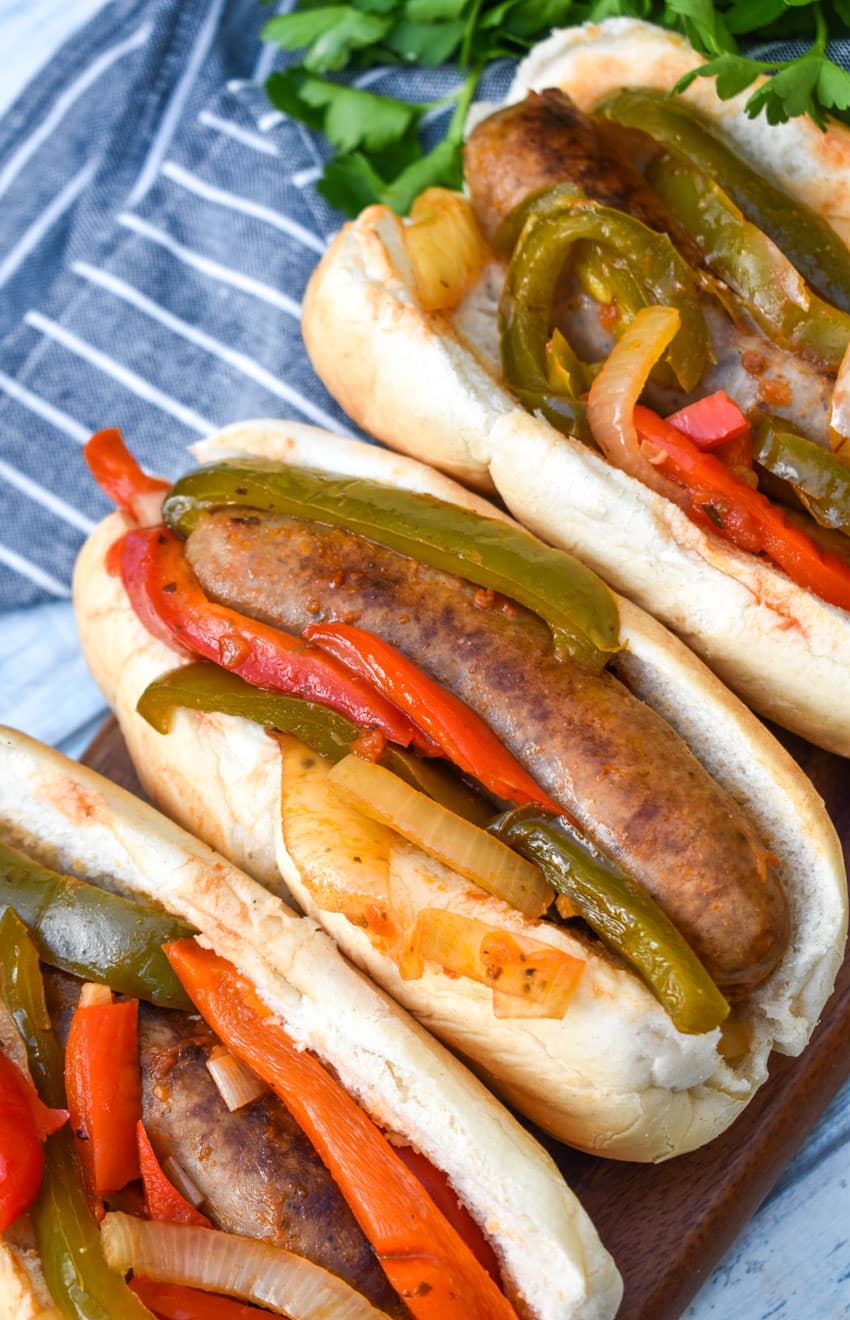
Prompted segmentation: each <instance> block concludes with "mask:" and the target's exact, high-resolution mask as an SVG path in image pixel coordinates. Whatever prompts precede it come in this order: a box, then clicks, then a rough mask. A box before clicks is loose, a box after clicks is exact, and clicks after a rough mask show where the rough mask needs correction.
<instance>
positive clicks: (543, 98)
mask: <svg viewBox="0 0 850 1320" xmlns="http://www.w3.org/2000/svg"><path fill="white" fill-rule="evenodd" d="M653 151H657V147H656V146H655V144H654V143H652V141H651V139H650V138H647V137H646V136H645V135H644V134H642V133H635V132H633V131H632V130H630V129H626V128H623V127H622V126H621V125H619V124H613V123H609V122H608V121H607V120H604V119H597V118H595V117H594V116H593V115H587V114H585V113H584V112H583V111H581V110H579V109H578V107H577V106H576V105H575V104H574V103H573V102H572V101H571V100H570V98H569V97H568V96H565V95H564V93H563V92H559V91H555V90H549V91H545V92H541V93H536V92H532V93H530V95H529V96H527V97H526V99H525V100H524V101H519V102H517V103H516V104H515V105H510V106H507V107H506V108H505V109H503V110H498V111H496V113H495V114H493V115H490V116H489V117H488V118H487V119H484V120H482V122H481V123H480V124H479V125H478V126H477V128H475V129H474V130H473V132H472V133H471V135H470V137H469V141H468V142H467V144H466V147H465V148H464V170H465V174H466V182H467V185H468V187H469V191H470V196H471V198H472V203H473V206H474V207H475V211H476V214H477V216H478V219H479V222H480V223H481V225H482V228H483V229H484V231H485V233H486V234H487V235H488V237H490V238H492V236H493V234H494V233H495V231H496V229H497V228H498V226H499V223H500V221H501V220H502V219H503V218H504V217H505V216H506V215H508V214H509V212H510V211H512V210H513V208H514V207H515V206H517V205H518V204H519V203H520V202H521V201H523V199H524V198H525V197H527V196H528V194H529V193H531V192H534V191H536V190H537V189H538V188H550V187H552V186H553V185H554V184H558V183H563V182H565V181H569V182H571V183H574V184H576V185H578V186H579V187H580V188H581V189H582V191H583V192H584V193H585V194H586V195H587V196H588V197H590V198H592V199H593V200H594V201H597V202H600V203H602V204H603V205H604V206H611V207H614V208H615V209H617V210H620V211H626V212H628V213H629V214H631V215H633V216H635V217H636V218H637V219H638V220H641V221H643V223H644V224H646V225H648V226H649V227H650V228H651V229H656V230H660V231H662V232H664V233H667V234H669V235H670V237H671V239H672V240H673V242H674V243H675V244H676V247H677V248H678V249H679V251H680V252H681V253H682V255H683V257H684V258H685V260H686V261H687V262H688V265H689V266H691V267H692V268H694V269H696V268H698V267H700V266H701V265H702V262H703V259H702V255H701V253H700V251H699V248H698V247H697V245H696V243H695V242H694V241H693V239H692V238H691V236H690V234H689V233H687V232H686V231H685V230H684V229H683V228H682V227H681V225H679V224H678V222H677V221H676V219H675V217H674V216H672V215H671V214H670V213H669V211H668V210H667V208H666V206H665V205H664V203H663V202H662V200H661V198H660V197H659V196H658V194H657V193H656V192H654V191H653V189H652V188H651V187H650V186H649V184H648V183H647V182H646V180H645V179H644V177H643V175H642V174H641V172H640V168H639V166H641V165H642V164H643V162H644V161H645V159H646V157H647V156H651V155H652V153H653ZM702 302H703V310H704V312H705V314H706V318H707V320H708V325H709V331H710V334H711V339H712V352H713V358H714V361H713V362H712V363H711V364H710V365H709V367H708V369H707V371H706V373H705V375H704V376H703V379H702V380H701V381H700V384H699V388H698V390H697V392H696V397H699V395H702V394H710V393H712V392H713V391H714V390H719V389H722V390H726V391H727V392H728V393H729V394H730V395H731V396H732V398H733V399H735V401H736V402H737V403H738V405H739V406H740V407H741V408H742V409H743V410H744V412H750V411H759V412H765V411H767V412H771V413H774V414H776V415H777V416H782V417H785V418H787V419H788V420H789V421H790V422H792V423H793V424H794V426H795V427H798V428H799V429H800V430H802V432H803V433H804V434H805V435H806V436H808V437H809V439H810V440H814V441H815V442H817V443H820V444H824V443H825V437H826V431H827V418H828V413H829V404H830V399H831V397H832V389H833V384H834V381H833V378H832V377H831V376H830V375H829V374H828V373H825V372H823V371H822V370H820V369H818V367H817V366H816V365H814V364H812V363H810V362H807V361H805V360H804V359H802V358H800V357H798V356H797V355H795V354H793V353H791V352H789V351H787V350H786V349H783V348H779V347H778V346H777V345H776V344H773V343H771V342H770V340H768V339H766V338H765V337H764V335H763V334H762V333H761V332H760V331H759V330H758V329H757V328H756V327H755V326H747V325H745V324H743V323H742V324H740V325H738V324H734V323H733V322H732V321H731V320H730V318H729V317H728V316H727V314H726V313H725V311H724V310H723V309H722V307H721V305H720V304H719V303H717V302H716V300H715V299H714V298H713V297H712V298H708V297H705V296H704V297H703V299H702ZM604 311H605V309H602V308H600V306H599V304H598V303H596V302H595V301H593V300H592V299H589V298H579V299H578V300H577V301H576V302H575V304H574V305H571V306H569V307H568V306H566V305H565V306H564V307H562V309H561V321H562V324H561V329H562V330H564V331H565V332H566V334H567V337H568V339H569V340H570V342H571V343H572V344H573V345H574V346H575V348H576V349H577V351H578V353H579V356H581V357H584V358H586V359H587V360H588V361H597V360H599V359H600V358H603V357H605V356H607V354H608V352H609V351H610V349H611V346H612V342H613V341H612V339H611V335H610V326H609V328H608V329H606V328H605V324H604ZM744 319H745V321H746V318H744ZM750 360H753V361H758V362H759V363H760V366H759V368H758V370H757V371H756V372H755V374H754V373H753V372H752V371H751V370H750V369H749V368H748V367H745V365H744V364H745V363H747V362H748V361H750ZM690 397H693V396H687V395H685V394H682V393H681V392H680V391H673V392H671V391H669V390H661V389H660V388H659V387H658V386H657V385H652V384H651V385H650V388H649V390H648V393H647V402H649V404H650V406H654V407H657V408H660V409H661V411H662V412H665V413H668V412H674V411H675V410H676V409H677V408H681V407H683V406H684V404H686V403H687V402H689V398H690Z"/></svg>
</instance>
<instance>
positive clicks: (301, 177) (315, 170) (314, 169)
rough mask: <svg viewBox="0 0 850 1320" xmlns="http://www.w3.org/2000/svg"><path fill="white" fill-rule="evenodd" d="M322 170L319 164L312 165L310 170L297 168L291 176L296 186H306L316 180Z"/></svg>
mask: <svg viewBox="0 0 850 1320" xmlns="http://www.w3.org/2000/svg"><path fill="white" fill-rule="evenodd" d="M321 172H322V171H321V169H320V168H319V166H318V165H311V166H310V168H309V170H296V171H295V173H294V174H291V175H290V176H289V177H290V178H291V179H292V182H293V183H294V184H295V187H296V188H306V186H307V184H308V183H315V182H316V180H317V179H318V177H319V175H320V174H321Z"/></svg>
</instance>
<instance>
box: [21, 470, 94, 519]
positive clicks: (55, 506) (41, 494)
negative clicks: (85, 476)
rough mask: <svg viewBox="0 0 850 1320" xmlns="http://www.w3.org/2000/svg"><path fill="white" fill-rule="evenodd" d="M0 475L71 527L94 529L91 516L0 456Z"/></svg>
mask: <svg viewBox="0 0 850 1320" xmlns="http://www.w3.org/2000/svg"><path fill="white" fill-rule="evenodd" d="M0 477H3V478H4V479H5V480H6V481H8V483H9V485H10V486H15V487H16V488H17V489H18V490H20V491H23V493H24V495H28V496H29V498H30V499H31V500H34V501H35V503H36V504H41V505H42V506H43V507H44V508H45V509H49V510H50V512H51V513H55V514H56V516H57V518H63V519H64V520H65V522H68V523H70V524H71V526H72V527H78V528H79V530H80V531H81V532H86V533H88V532H92V531H94V528H95V524H94V523H93V522H92V520H91V518H87V517H86V516H85V514H83V513H80V511H79V510H78V509H75V508H74V507H73V505H71V504H67V503H66V502H65V500H63V499H60V498H59V496H58V495H54V494H53V493H52V492H51V491H49V490H45V488H44V486H40V485H39V484H38V482H37V481H32V480H31V479H30V478H29V477H28V476H26V474H25V473H23V472H19V471H18V469H17V468H13V467H12V466H11V465H10V464H9V463H6V462H4V460H3V459H2V458H0Z"/></svg>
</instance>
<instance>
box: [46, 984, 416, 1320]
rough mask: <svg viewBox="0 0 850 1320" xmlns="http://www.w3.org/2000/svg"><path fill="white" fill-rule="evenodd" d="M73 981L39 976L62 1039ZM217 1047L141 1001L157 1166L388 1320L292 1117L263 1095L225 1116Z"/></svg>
mask: <svg viewBox="0 0 850 1320" xmlns="http://www.w3.org/2000/svg"><path fill="white" fill-rule="evenodd" d="M80 987H81V982H80V981H78V980H77V979H76V977H73V976H68V975H66V974H64V973H62V972H56V971H53V970H50V969H48V970H47V971H46V974H45V988H46V991H47V1002H48V1009H49V1012H50V1018H51V1021H52V1023H53V1025H54V1027H55V1028H56V1029H57V1031H58V1032H59V1034H60V1036H61V1037H62V1039H64V1038H65V1037H66V1036H67V1033H68V1028H69V1026H70V1022H71V1017H72V1015H73V1012H74V1009H75V1008H76V1006H77V1001H78V999H79V994H80ZM218 1043H219V1042H218V1040H217V1038H216V1037H215V1035H214V1034H213V1033H212V1032H211V1031H210V1029H209V1027H207V1026H206V1024H205V1023H204V1022H202V1021H201V1020H200V1019H199V1018H198V1017H196V1016H195V1015H194V1014H191V1013H179V1012H169V1011H166V1010H165V1009H161V1008H153V1007H151V1005H149V1004H141V1005H140V1009H139V1059H140V1063H141V1069H142V1120H143V1122H144V1124H145V1128H146V1130H147V1132H148V1135H149V1136H150V1139H151V1144H152V1145H153V1147H154V1149H155V1150H156V1153H157V1155H158V1157H159V1159H160V1160H161V1161H162V1160H165V1159H166V1158H167V1157H168V1156H169V1155H171V1156H173V1157H174V1158H175V1159H176V1160H177V1162H178V1163H179V1164H180V1165H182V1167H183V1168H184V1169H185V1170H186V1172H187V1173H188V1174H189V1175H190V1177H191V1178H192V1180H193V1182H195V1183H196V1184H197V1186H198V1188H199V1189H200V1190H201V1191H202V1192H203V1195H204V1200H203V1202H202V1203H201V1209H202V1210H203V1211H204V1212H205V1214H206V1215H207V1216H208V1217H209V1218H210V1219H211V1220H212V1222H213V1224H214V1225H215V1227H216V1228H221V1229H223V1230H224V1231H225V1232H228V1233H237V1234H239V1235H240V1236H242V1237H248V1238H257V1239H260V1240H262V1241H264V1242H271V1243H272V1244H273V1245H274V1246H278V1247H286V1248H288V1249H289V1250H290V1251H294V1252H296V1253H297V1254H298V1255H300V1256H306V1257H307V1259H308V1260H311V1261H313V1262H314V1263H315V1264H317V1265H321V1266H322V1267H323V1268H324V1269H327V1270H330V1271H331V1272H332V1273H334V1274H337V1275H339V1276H340V1277H341V1278H343V1279H345V1280H346V1281H347V1282H348V1283H350V1284H351V1286H352V1287H353V1288H356V1289H357V1290H358V1291H359V1292H361V1293H363V1295H364V1296H365V1297H368V1298H369V1300H370V1301H371V1302H373V1303H374V1305H375V1306H377V1307H379V1308H380V1309H381V1310H384V1311H386V1313H387V1314H388V1315H389V1316H392V1317H393V1318H394V1320H402V1318H403V1317H409V1315H410V1312H409V1311H408V1309H407V1307H406V1306H405V1305H404V1303H403V1302H402V1301H401V1300H400V1298H398V1297H397V1295H396V1293H395V1292H394V1291H393V1289H392V1288H391V1287H390V1284H389V1282H388V1280H387V1278H386V1276H385V1274H384V1272H383V1270H382V1269H381V1266H380V1265H379V1263H378V1260H377V1257H376V1256H375V1253H374V1251H373V1249H372V1247H371V1245H370V1244H369V1242H368V1241H367V1239H366V1237H365V1236H364V1234H363V1232H362V1231H361V1229H360V1228H359V1226H358V1225H357V1222H356V1221H355V1219H354V1216H353V1214H352V1213H351V1211H350V1210H349V1208H348V1206H347V1204H346V1202H345V1201H344V1200H343V1198H342V1195H341V1193H340V1192H339V1190H338V1189H337V1186H336V1184H335V1183H334V1181H333V1179H332V1178H331V1175H330V1174H329V1173H328V1171H327V1169H326V1168H325V1166H324V1165H323V1164H322V1162H321V1160H320V1159H319V1157H318V1155H317V1154H316V1152H315V1150H314V1149H313V1147H312V1146H311V1144H310V1142H309V1141H308V1140H307V1138H306V1137H305V1136H304V1134H303V1132H302V1131H301V1129H300V1128H299V1127H298V1125H297V1123H296V1122H295V1120H294V1118H292V1116H291V1115H290V1113H289V1112H288V1110H287V1109H286V1108H285V1107H284V1105H283V1104H282V1103H281V1101H280V1100H278V1099H277V1097H276V1096H273V1095H271V1094H267V1095H265V1096H261V1097H260V1098H259V1099H258V1100H255V1101H253V1102H252V1103H251V1104H250V1105H245V1106H244V1108H242V1109H238V1110H236V1111H235V1112H234V1113H232V1114H231V1113H230V1111H229V1110H228V1108H227V1106H226V1105H225V1103H224V1101H223V1100H222V1098H221V1096H220V1095H219V1093H218V1090H217V1088H216V1086H215V1084H214V1082H213V1080H212V1078H211V1076H210V1074H209V1072H208V1071H207V1067H206V1063H207V1059H208V1058H209V1055H210V1051H211V1050H212V1048H213V1047H214V1046H215V1045H217V1044H218Z"/></svg>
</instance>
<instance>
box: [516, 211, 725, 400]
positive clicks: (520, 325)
mask: <svg viewBox="0 0 850 1320" xmlns="http://www.w3.org/2000/svg"><path fill="white" fill-rule="evenodd" d="M555 201H556V202H557V204H555V203H554V202H553V199H551V198H549V197H546V196H545V195H544V196H543V197H541V198H539V200H538V203H537V204H536V207H532V209H531V210H530V211H529V213H528V219H527V220H526V223H525V225H524V227H523V230H522V233H521V235H520V238H519V241H518V242H517V245H516V247H515V249H514V254H513V257H512V258H511V262H510V265H509V267H508V274H507V278H506V281H505V288H504V292H503V294H502V299H501V302H500V305H499V333H500V339H501V354H502V370H503V373H504V376H505V380H506V381H507V383H508V385H509V386H510V387H511V388H512V389H513V390H514V391H520V390H521V391H524V392H526V393H527V392H529V391H533V392H537V393H539V394H541V395H546V394H547V393H550V392H551V390H550V386H549V381H548V378H547V374H546V345H547V343H548V341H549V336H550V334H551V332H552V320H553V307H554V304H555V298H556V292H557V287H558V282H559V280H560V277H561V273H562V271H563V269H564V267H565V265H566V263H567V261H568V259H569V257H570V255H571V253H572V250H573V248H574V246H575V244H576V243H578V242H580V241H581V240H590V242H592V243H593V244H594V245H596V246H598V247H600V248H601V249H602V251H603V254H604V258H605V260H606V261H607V262H608V263H609V264H610V265H611V267H612V268H613V269H615V270H623V271H624V272H625V273H627V275H628V277H630V279H631V280H633V281H634V283H635V285H636V286H637V288H638V289H639V290H640V293H641V297H642V298H643V299H644V304H648V303H659V304H662V305H663V306H666V307H675V308H676V310H677V311H678V312H679V316H680V318H681V328H680V329H679V331H678V333H677V334H676V336H675V338H674V339H673V341H672V343H671V345H670V348H669V349H668V352H667V360H668V362H669V363H670V366H671V367H672V369H673V371H674V373H675V375H676V378H677V380H678V381H679V384H680V385H681V386H682V388H683V389H684V390H688V391H690V390H692V389H694V387H695V386H696V385H697V384H698V382H699V380H700V378H701V377H702V374H703V372H704V371H705V368H706V366H707V365H708V362H709V360H710V357H711V344H710V340H709V334H708V328H707V326H706V323H705V317H704V316H703V313H702V309H701V307H700V303H699V298H698V296H697V292H696V288H695V285H694V280H693V277H692V274H691V270H690V267H689V266H688V265H687V264H686V263H685V261H683V259H682V258H681V257H680V256H679V254H678V252H677V251H676V249H675V248H674V246H673V244H672V243H671V242H670V239H669V238H668V237H667V235H666V234H657V233H655V232H654V231H653V230H651V229H647V227H646V225H643V224H641V222H640V221H639V220H635V219H634V218H633V217H632V216H630V215H626V214H625V213H624V212H622V211H614V210H611V209H610V208H609V207H605V206H599V205H598V204H597V203H596V202H590V201H584V200H581V199H575V198H573V197H570V196H569V195H566V196H562V197H560V198H559V199H555ZM626 310H627V311H628V310H631V311H632V314H633V313H634V312H636V311H637V310H639V309H638V308H634V309H626Z"/></svg>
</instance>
